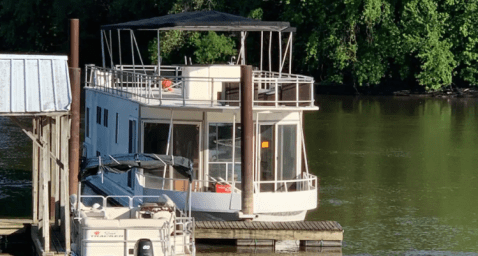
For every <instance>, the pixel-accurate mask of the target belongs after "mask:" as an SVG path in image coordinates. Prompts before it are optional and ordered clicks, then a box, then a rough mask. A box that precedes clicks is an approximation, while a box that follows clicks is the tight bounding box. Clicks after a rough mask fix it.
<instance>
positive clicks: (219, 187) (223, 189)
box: [216, 183, 231, 193]
mask: <svg viewBox="0 0 478 256" xmlns="http://www.w3.org/2000/svg"><path fill="white" fill-rule="evenodd" d="M216 193H231V185H228V184H224V185H223V184H219V183H216Z"/></svg>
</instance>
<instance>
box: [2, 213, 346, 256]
mask: <svg viewBox="0 0 478 256" xmlns="http://www.w3.org/2000/svg"><path fill="white" fill-rule="evenodd" d="M52 224H53V223H52ZM30 227H31V237H32V240H33V243H34V245H35V247H36V249H37V252H38V251H40V253H38V255H43V253H41V252H42V248H41V243H40V238H39V236H38V227H37V226H36V225H32V221H31V220H28V219H0V236H6V235H12V234H21V233H25V232H27V231H28V230H29V228H30ZM343 232H344V230H343V228H342V226H340V224H339V223H338V222H336V221H297V222H261V221H254V222H244V221H196V222H195V227H194V235H195V237H196V239H233V240H236V241H237V245H240V246H259V245H264V246H274V245H275V244H276V242H277V241H285V240H295V241H300V244H301V245H302V246H320V247H328V246H341V245H342V240H343V237H344V236H343ZM50 243H51V245H50V248H51V250H52V253H50V255H60V254H64V253H65V249H64V248H63V247H62V246H61V245H62V244H63V242H62V237H61V234H60V232H59V230H56V229H52V239H51V240H50Z"/></svg>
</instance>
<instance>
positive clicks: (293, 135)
mask: <svg viewBox="0 0 478 256" xmlns="http://www.w3.org/2000/svg"><path fill="white" fill-rule="evenodd" d="M277 130H278V139H279V140H278V142H277V144H278V145H277V147H278V149H277V152H278V159H277V165H278V166H277V174H278V177H277V179H278V180H292V179H294V178H295V177H296V175H297V125H295V124H288V125H278V126H277Z"/></svg>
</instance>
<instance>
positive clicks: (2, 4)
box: [0, 0, 478, 91]
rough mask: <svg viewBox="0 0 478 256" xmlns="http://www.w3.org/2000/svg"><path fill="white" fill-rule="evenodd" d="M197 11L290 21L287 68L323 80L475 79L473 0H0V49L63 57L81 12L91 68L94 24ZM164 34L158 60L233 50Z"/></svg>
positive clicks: (433, 85)
mask: <svg viewBox="0 0 478 256" xmlns="http://www.w3.org/2000/svg"><path fill="white" fill-rule="evenodd" d="M197 10H217V11H222V12H227V13H232V14H236V15H241V16H245V17H251V18H256V19H262V20H266V21H274V20H283V21H289V22H291V24H292V25H293V26H295V27H297V33H296V34H295V37H294V62H293V65H292V66H293V72H295V73H302V74H306V75H311V76H314V77H315V78H316V81H317V82H319V83H321V84H346V85H353V86H368V87H373V88H380V87H381V86H385V85H387V84H397V83H398V84H405V85H407V86H408V87H417V88H422V89H424V90H431V91H434V90H441V89H443V88H447V87H450V86H451V87H453V86H476V85H478V19H477V18H476V17H477V16H478V15H477V14H478V0H408V1H399V0H281V1H278V0H262V1H257V0H237V1H227V0H170V1H165V0H162V1H161V0H142V1H137V0H0V42H1V44H0V51H2V52H41V53H66V52H68V46H69V44H68V32H69V31H68V29H69V28H68V22H67V20H68V19H69V18H79V19H80V51H81V52H80V57H81V58H80V59H81V62H82V64H86V63H96V64H99V63H101V47H100V26H101V25H105V24H113V23H119V22H125V21H131V20H138V19H143V18H150V17H154V16H162V15H167V14H170V13H178V12H183V11H197ZM165 33H167V34H164V35H163V36H162V37H161V38H162V39H164V42H162V44H163V45H161V47H162V49H164V50H165V51H166V52H164V53H165V56H164V58H165V59H168V58H169V59H170V60H174V59H175V57H174V56H175V55H174V53H177V51H179V50H178V49H179V48H180V47H179V46H184V45H186V46H187V47H186V49H187V51H189V52H190V53H192V56H193V57H194V58H195V60H196V63H198V62H213V61H214V60H216V59H219V60H221V61H225V55H226V54H233V53H236V51H235V49H234V48H235V47H236V48H237V43H236V41H237V39H234V40H235V41H234V40H232V39H231V38H228V37H226V36H224V35H222V34H221V35H216V34H215V33H214V34H212V33H208V34H202V35H198V34H197V33H182V32H181V33H179V32H177V31H172V32H165ZM215 42H218V44H219V45H221V47H220V48H218V49H219V51H218V50H217V49H215V48H214V47H211V45H212V44H213V43H215ZM143 48H144V49H142V51H143V52H148V49H147V48H148V46H147V45H146V46H144V47H143ZM181 54H183V52H181V53H180V54H179V53H178V54H176V55H177V56H180V55H181ZM254 54H256V55H258V54H260V53H259V52H257V53H254V52H253V51H249V52H248V57H249V56H250V57H249V58H250V59H252V60H254V59H257V56H254ZM251 55H252V56H251ZM150 59H151V61H152V62H154V61H156V59H157V57H156V59H155V56H154V53H151V54H150Z"/></svg>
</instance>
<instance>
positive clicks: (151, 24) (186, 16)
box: [101, 11, 293, 31]
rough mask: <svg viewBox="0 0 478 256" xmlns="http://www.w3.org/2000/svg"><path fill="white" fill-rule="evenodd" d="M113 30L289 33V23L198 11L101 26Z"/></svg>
mask: <svg viewBox="0 0 478 256" xmlns="http://www.w3.org/2000/svg"><path fill="white" fill-rule="evenodd" d="M288 28H289V29H288ZM101 29H102V30H112V29H133V30H134V29H153V30H156V29H160V30H192V31H209V30H211V31H283V30H285V29H288V31H291V29H292V30H293V28H290V23H289V22H283V21H260V20H254V19H250V18H245V17H241V16H237V15H232V14H229V13H224V12H217V11H197V12H183V13H177V14H169V15H166V16H161V17H154V18H150V19H143V20H137V21H129V22H124V23H118V24H111V25H104V26H101Z"/></svg>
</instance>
